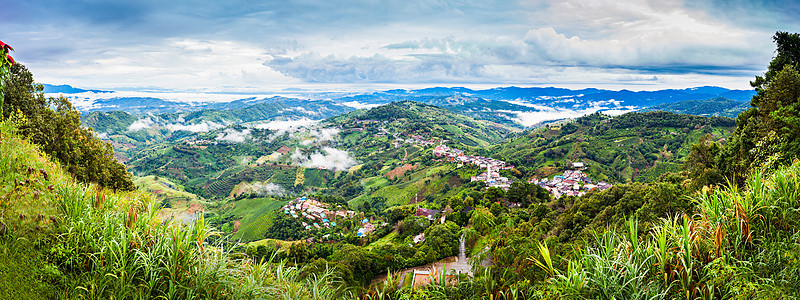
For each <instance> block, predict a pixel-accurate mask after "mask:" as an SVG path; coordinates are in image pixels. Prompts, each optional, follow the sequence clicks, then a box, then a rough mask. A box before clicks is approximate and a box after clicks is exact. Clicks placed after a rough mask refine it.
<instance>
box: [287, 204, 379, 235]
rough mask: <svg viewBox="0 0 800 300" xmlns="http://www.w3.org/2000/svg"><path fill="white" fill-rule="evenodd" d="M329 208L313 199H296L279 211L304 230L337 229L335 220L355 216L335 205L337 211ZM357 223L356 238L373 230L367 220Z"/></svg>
mask: <svg viewBox="0 0 800 300" xmlns="http://www.w3.org/2000/svg"><path fill="white" fill-rule="evenodd" d="M329 207H330V205H329V204H327V203H322V202H319V201H317V200H316V199H314V198H310V197H298V198H295V199H294V200H291V201H289V203H287V204H286V205H284V206H283V207H281V209H282V210H283V212H284V214H286V215H289V216H291V217H292V218H295V219H299V220H300V221H301V224H302V225H303V228H305V229H306V230H310V229H312V228H316V229H321V228H333V227H337V223H336V220H343V219H350V218H353V217H355V215H356V212H355V211H352V210H345V209H343V208H342V207H341V205H337V208H338V210H330V209H329ZM357 223H358V224H359V225H360V228H359V229H358V231H357V232H356V235H357V236H358V237H366V236H367V235H369V234H370V233H372V232H373V231H374V230H375V225H374V224H373V223H372V222H371V221H370V220H369V219H366V218H365V219H362V220H359V221H358V222H357Z"/></svg>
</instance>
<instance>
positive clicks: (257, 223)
mask: <svg viewBox="0 0 800 300" xmlns="http://www.w3.org/2000/svg"><path fill="white" fill-rule="evenodd" d="M285 204H286V202H285V201H277V200H274V199H271V198H253V199H242V200H239V201H235V202H234V203H233V208H232V209H230V210H229V211H228V212H226V213H225V214H226V215H233V216H234V220H237V219H239V218H241V220H240V222H241V225H240V226H239V231H238V232H237V233H236V234H235V235H234V236H233V238H234V239H242V240H243V241H254V240H258V239H261V238H263V237H264V234H266V233H267V229H268V228H269V226H270V225H271V224H272V219H271V217H270V213H271V212H273V211H276V210H278V209H280V208H281V206H283V205H285ZM231 226H232V224H231Z"/></svg>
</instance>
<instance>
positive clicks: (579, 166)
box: [572, 162, 585, 169]
mask: <svg viewBox="0 0 800 300" xmlns="http://www.w3.org/2000/svg"><path fill="white" fill-rule="evenodd" d="M584 167H585V166H584V165H583V162H574V163H572V168H573V169H583V168H584Z"/></svg>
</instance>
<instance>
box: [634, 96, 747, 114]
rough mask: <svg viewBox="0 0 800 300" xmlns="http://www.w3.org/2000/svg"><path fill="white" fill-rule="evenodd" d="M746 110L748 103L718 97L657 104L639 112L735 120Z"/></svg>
mask: <svg viewBox="0 0 800 300" xmlns="http://www.w3.org/2000/svg"><path fill="white" fill-rule="evenodd" d="M748 108H750V102H749V101H736V100H731V99H728V98H724V97H718V98H713V99H706V100H686V101H679V102H675V103H666V104H659V105H656V106H651V107H648V108H645V109H642V110H641V111H669V112H674V113H678V114H692V115H700V116H718V117H728V118H736V116H737V115H739V114H740V113H742V112H744V111H745V110H747V109H748Z"/></svg>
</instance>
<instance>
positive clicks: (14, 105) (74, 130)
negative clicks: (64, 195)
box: [2, 64, 136, 191]
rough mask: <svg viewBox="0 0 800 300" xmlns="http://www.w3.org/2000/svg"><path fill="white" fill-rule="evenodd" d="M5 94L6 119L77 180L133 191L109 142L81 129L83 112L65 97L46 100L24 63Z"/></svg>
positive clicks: (13, 70)
mask: <svg viewBox="0 0 800 300" xmlns="http://www.w3.org/2000/svg"><path fill="white" fill-rule="evenodd" d="M6 85H7V86H6V88H5V90H4V91H3V93H4V98H5V103H4V104H3V112H2V118H3V119H9V118H10V119H12V120H14V122H16V123H17V124H18V127H19V130H20V133H21V134H22V135H24V136H25V137H27V138H29V139H30V140H31V141H32V142H33V143H35V144H36V145H38V146H39V147H41V149H42V150H43V151H44V152H45V153H47V154H48V155H50V156H51V157H53V158H54V159H57V160H58V161H59V162H60V163H61V164H62V165H63V166H64V167H65V168H67V170H68V171H69V172H70V173H71V174H72V175H73V176H75V178H76V179H78V180H79V181H83V182H94V183H97V184H100V185H102V186H104V187H108V188H112V189H119V190H127V191H130V190H133V189H135V188H136V187H135V186H134V184H133V181H131V177H130V174H129V173H128V172H127V171H126V169H125V166H124V165H122V164H121V163H119V162H117V160H116V159H115V158H114V151H113V150H112V148H111V146H110V145H109V144H108V143H105V142H103V141H101V140H99V139H98V138H97V137H96V136H95V134H94V131H92V129H91V128H86V127H82V126H81V122H80V113H79V112H78V111H77V110H75V108H74V107H72V104H71V103H70V102H69V101H68V100H67V99H66V98H49V99H45V97H44V94H42V86H41V85H39V84H35V83H34V82H33V75H32V74H31V72H30V71H28V69H27V68H26V67H25V66H23V65H22V64H15V65H13V66H12V67H11V71H10V79H9V80H8V82H7V84H6Z"/></svg>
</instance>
